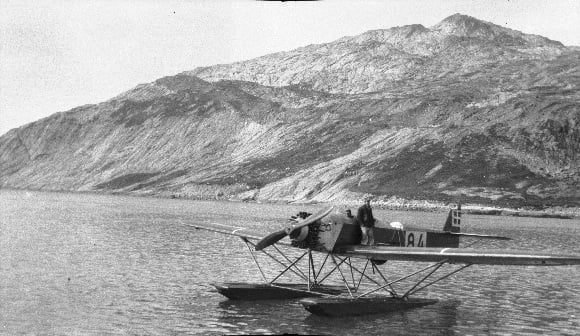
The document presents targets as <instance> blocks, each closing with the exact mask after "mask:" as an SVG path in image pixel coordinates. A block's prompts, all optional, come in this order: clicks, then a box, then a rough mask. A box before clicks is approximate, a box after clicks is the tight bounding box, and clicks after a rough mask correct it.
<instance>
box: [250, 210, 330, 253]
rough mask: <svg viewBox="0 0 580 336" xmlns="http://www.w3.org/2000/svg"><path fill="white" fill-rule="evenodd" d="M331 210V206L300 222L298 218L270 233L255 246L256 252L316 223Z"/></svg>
mask: <svg viewBox="0 0 580 336" xmlns="http://www.w3.org/2000/svg"><path fill="white" fill-rule="evenodd" d="M332 209H334V207H333V206H331V207H329V208H328V209H324V210H321V211H319V212H317V213H315V214H314V215H310V216H308V217H306V218H305V219H303V220H300V219H299V218H296V219H294V220H295V221H296V222H297V223H296V224H294V225H290V226H288V227H286V228H284V229H282V230H278V231H275V232H272V233H270V234H269V235H267V236H266V237H264V238H262V239H261V240H260V241H259V242H258V243H257V244H256V251H260V250H263V249H265V248H266V247H268V246H270V245H273V244H276V243H277V242H278V241H279V240H280V239H282V238H284V237H286V236H288V235H290V234H291V233H292V232H294V231H295V230H300V229H301V228H303V227H305V226H307V225H310V224H312V223H314V222H316V221H317V220H319V219H321V218H323V217H324V216H326V215H328V214H329V213H330V212H331V211H332Z"/></svg>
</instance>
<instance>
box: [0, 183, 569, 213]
mask: <svg viewBox="0 0 580 336" xmlns="http://www.w3.org/2000/svg"><path fill="white" fill-rule="evenodd" d="M1 190H14V191H24V192H26V191H28V192H54V193H72V194H91V195H119V196H129V197H148V198H159V199H179V200H190V201H227V202H240V203H266V204H312V205H314V204H333V205H339V206H348V207H357V206H359V205H360V204H362V201H361V200H360V199H340V200H333V201H317V200H304V201H287V200H249V199H242V198H237V197H222V196H209V195H205V196H201V195H195V196H194V195H189V196H188V195H183V194H181V195H177V194H167V193H164V192H161V193H134V192H125V191H121V192H118V191H113V192H104V191H92V190H91V191H77V190H73V191H71V190H37V189H19V188H0V191H1ZM372 206H373V207H375V208H377V209H381V210H393V211H419V212H445V211H447V210H448V209H450V208H451V207H455V206H456V203H444V202H440V201H429V200H408V199H404V198H399V197H396V196H392V197H390V198H388V199H384V198H380V197H375V198H374V200H373V201H372ZM461 209H462V210H463V212H464V213H465V214H470V215H483V216H509V217H533V218H555V219H580V207H574V208H571V207H566V208H564V207H557V206H555V207H548V208H546V209H542V210H540V209H512V208H504V207H494V206H489V205H482V204H473V203H462V204H461Z"/></svg>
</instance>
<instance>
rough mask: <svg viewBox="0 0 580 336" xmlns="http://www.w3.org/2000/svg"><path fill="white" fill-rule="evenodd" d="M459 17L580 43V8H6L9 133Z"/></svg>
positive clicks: (430, 4)
mask: <svg viewBox="0 0 580 336" xmlns="http://www.w3.org/2000/svg"><path fill="white" fill-rule="evenodd" d="M455 13H462V14H467V15H470V16H474V17H476V18H478V19H482V20H485V21H491V22H493V23H496V24H498V25H502V26H504V27H508V28H512V29H516V30H520V31H523V32H525V33H532V34H538V35H542V36H545V37H548V38H550V39H553V40H557V41H560V42H562V43H564V44H565V45H576V46H580V1H578V0H551V1H546V0H538V1H536V0H525V1H516V0H510V1H508V0H497V1H493V0H492V1H490V0H486V1H469V0H457V1H436V0H432V1H427V0H425V1H411V0H401V1H393V0H390V1H386V0H377V1H356V0H349V1H346V0H325V1H317V2H283V3H282V2H264V1H251V0H231V1H229V0H223V1H219V0H217V1H216V0H205V1H202V0H198V1H194V0H190V1H185V0H184V1H161V0H139V1H138V0H133V1H130V0H125V1H113V0H100V1H71V0H54V1H26V0H18V1H9V0H0V33H1V35H0V135H1V134H4V133H5V132H7V131H8V130H9V129H11V128H15V127H19V126H21V125H24V124H26V123H29V122H32V121H35V120H38V119H40V118H43V117H46V116H48V115H50V114H52V113H55V112H59V111H66V110H69V109H71V108H73V107H76V106H79V105H84V104H92V103H98V102H102V101H104V100H107V99H109V98H112V97H113V96H116V95H117V94H119V93H121V92H123V91H126V90H128V89H131V88H133V87H135V86H136V85H138V84H141V83H147V82H152V81H154V80H156V79H158V78H160V77H163V76H168V75H174V74H176V73H179V72H182V71H186V70H192V69H194V68H196V67H198V66H207V65H213V64H219V63H230V62H234V61H240V60H245V59H250V58H254V57H257V56H261V55H264V54H267V53H272V52H277V51H284V50H291V49H294V48H297V47H300V46H304V45H308V44H313V43H324V42H330V41H333V40H335V39H338V38H340V37H342V36H346V35H350V36H352V35H358V34H360V33H363V32H365V31H367V30H371V29H381V28H390V27H394V26H401V25H407V24H415V23H419V24H422V25H424V26H426V27H429V26H432V25H434V24H436V23H438V22H439V21H441V20H443V19H444V18H446V17H447V16H449V15H452V14H455Z"/></svg>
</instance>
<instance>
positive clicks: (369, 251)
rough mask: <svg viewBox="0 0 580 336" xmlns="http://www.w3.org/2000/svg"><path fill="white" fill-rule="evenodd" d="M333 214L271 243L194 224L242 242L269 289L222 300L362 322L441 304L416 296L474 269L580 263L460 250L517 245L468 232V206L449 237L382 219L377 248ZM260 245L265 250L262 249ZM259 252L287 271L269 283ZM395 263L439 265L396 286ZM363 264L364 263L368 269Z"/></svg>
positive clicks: (293, 226)
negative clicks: (292, 304) (292, 307)
mask: <svg viewBox="0 0 580 336" xmlns="http://www.w3.org/2000/svg"><path fill="white" fill-rule="evenodd" d="M332 210H333V208H332V207H330V208H328V209H326V210H322V211H320V212H318V213H315V214H309V213H304V212H301V213H299V214H298V215H297V216H293V217H292V219H291V221H290V224H289V225H287V226H286V227H285V228H283V229H281V230H278V231H275V232H272V233H270V234H268V235H266V236H263V235H261V234H256V233H252V232H250V231H248V230H246V229H244V228H240V227H228V226H224V225H219V224H213V225H212V224H204V225H201V224H200V225H193V226H194V227H195V228H198V229H204V230H209V231H214V232H219V233H223V234H228V235H233V236H237V237H239V238H241V239H242V240H243V241H244V243H245V244H246V245H247V247H248V250H249V252H250V254H251V256H252V259H253V261H254V262H255V263H256V266H257V269H258V271H259V272H260V274H261V276H262V278H263V280H264V282H263V283H239V282H238V283H222V284H214V286H215V288H216V289H217V290H218V292H219V293H221V294H222V295H224V296H226V297H228V298H229V299H234V300H236V299H237V300H264V299H268V300H272V299H294V298H302V300H301V303H302V305H303V306H304V307H305V308H306V309H307V310H308V311H310V312H311V313H314V314H318V315H329V316H343V315H362V314H371V313H380V312H388V311H393V310H402V309H410V308H416V307H421V306H425V305H428V304H433V303H435V302H437V301H436V300H431V299H424V298H415V297H411V295H414V294H415V293H417V292H419V291H421V290H423V289H425V288H427V287H429V286H431V285H432V284H434V283H437V282H439V281H441V280H443V279H446V278H448V277H449V276H451V275H453V274H455V273H458V272H459V271H461V270H463V269H465V268H467V267H469V266H471V265H473V264H483V265H535V266H558V265H579V264H580V256H578V255H561V254H536V253H533V252H530V251H521V250H495V249H494V250H490V249H484V250H475V249H470V248H459V243H460V238H461V237H472V238H477V239H497V240H509V239H510V238H507V237H501V236H494V235H481V234H471V233H462V232H461V209H460V206H459V207H458V208H457V209H450V210H449V213H448V216H447V220H446V221H445V223H444V225H443V228H442V230H441V231H436V230H423V229H417V228H410V227H408V226H407V227H406V226H404V225H403V224H401V223H399V222H393V223H385V222H382V221H380V220H377V221H376V222H375V226H374V239H375V244H374V245H373V246H367V245H361V237H362V233H361V228H360V225H359V224H358V222H357V221H356V219H355V218H354V217H352V216H348V215H347V213H349V212H345V213H331V212H332ZM285 238H288V239H285ZM256 240H257V243H254V242H253V241H256ZM279 246H287V247H292V248H295V249H296V248H297V249H301V250H303V252H302V254H301V255H300V256H297V257H293V258H291V257H289V256H287V255H286V254H285V253H284V252H283V251H282V250H281V249H280V248H279ZM256 251H261V252H262V253H263V254H264V255H265V256H267V257H268V258H270V259H272V260H274V261H275V262H276V263H277V264H279V265H281V266H282V267H283V270H281V271H280V272H279V273H278V274H277V275H276V276H275V277H273V278H272V279H268V278H267V276H266V274H265V272H264V271H263V269H262V267H261V266H260V263H259V262H258V259H257V258H256V256H255V253H256ZM313 252H315V253H316V254H320V255H322V256H323V257H324V260H323V261H320V260H319V261H318V262H316V261H315V258H314V257H313ZM276 253H277V254H276ZM388 260H405V261H413V262H432V263H433V264H430V265H428V266H426V267H423V268H421V269H419V270H417V271H415V272H412V273H409V274H407V275H405V276H402V277H399V278H397V279H395V280H388V279H387V277H386V276H385V275H384V274H383V272H382V271H381V270H380V269H379V266H380V265H382V264H384V263H385V262H387V261H388ZM355 261H358V262H359V263H360V262H362V263H363V265H360V264H357V263H356V262H355ZM301 264H302V265H301ZM304 264H306V265H304ZM446 264H447V265H452V267H453V269H451V270H446V271H445V272H443V271H442V270H443V269H444V268H443V267H442V266H444V265H446ZM300 266H302V268H301V267H300ZM329 268H330V270H329ZM441 273H443V274H441ZM289 274H291V275H293V276H297V277H298V278H300V279H301V281H300V282H293V283H281V282H279V281H280V278H281V277H282V276H286V275H289ZM435 274H437V275H435ZM331 275H334V276H335V277H336V278H338V279H339V281H342V285H336V284H328V282H329V281H328V280H327V279H329V277H330V276H331ZM433 278H435V279H434V280H433ZM410 280H415V282H414V283H413V284H411V285H408V286H406V287H405V288H403V289H401V288H397V289H396V288H395V287H398V286H400V285H402V284H407V282H408V281H410ZM363 281H364V283H366V284H367V285H371V286H373V288H368V286H361V284H364V283H363ZM378 294H382V295H378ZM385 294H386V295H385Z"/></svg>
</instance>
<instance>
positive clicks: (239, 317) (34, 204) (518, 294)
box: [0, 190, 580, 335]
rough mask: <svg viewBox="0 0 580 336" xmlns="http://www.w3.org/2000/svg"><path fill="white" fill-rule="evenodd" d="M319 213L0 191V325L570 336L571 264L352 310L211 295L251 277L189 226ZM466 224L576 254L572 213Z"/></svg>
mask: <svg viewBox="0 0 580 336" xmlns="http://www.w3.org/2000/svg"><path fill="white" fill-rule="evenodd" d="M318 208H319V207H316V206H300V205H264V204H248V203H227V202H199V201H186V200H170V199H150V198H137V197H124V196H101V195H79V194H64V193H41V192H26V191H7V190H0V333H2V334H9V335H12V334H130V335H131V334H139V335H141V334H157V335H167V334H249V333H252V334H254V333H265V334H271V333H299V334H335V335H357V334H358V335H384V334H404V335H418V334H428V335H432V334H442V335H452V334H459V335H463V334H474V335H477V334H540V335H545V334H558V335H561V334H564V335H565V334H568V335H576V334H579V333H580V285H579V284H578V278H579V277H580V267H572V266H569V267H556V268H550V267H546V268H541V267H538V268H534V267H490V266H472V267H470V268H468V269H467V270H465V271H464V272H462V273H460V274H458V275H456V276H453V277H451V278H450V279H448V280H446V281H444V282H443V283H441V284H437V285H435V286H433V287H432V288H430V289H428V290H426V291H424V292H421V293H419V294H417V295H418V296H424V297H431V298H437V299H439V300H440V301H439V303H438V304H435V305H433V306H428V307H426V308H421V309H417V310H413V311H407V312H401V313H394V314H388V315H374V316H367V317H362V318H360V317H359V318H341V319H330V318H321V317H316V316H311V315H310V314H309V313H308V312H306V311H305V310H304V309H303V308H302V306H301V305H300V304H299V303H297V302H292V301H290V302H279V301H278V302H261V303H256V302H232V301H228V300H226V299H225V298H223V297H222V296H221V295H219V294H218V293H216V292H214V291H213V290H212V287H211V286H210V285H209V283H211V282H225V281H260V279H261V278H260V276H259V273H258V272H257V270H256V268H255V266H254V264H253V262H252V259H251V257H250V255H249V253H248V250H247V248H246V246H245V245H244V244H243V243H242V242H241V241H240V240H239V239H238V238H235V237H226V236H221V235H218V234H214V233H209V232H205V231H199V230H195V229H192V228H191V227H190V226H189V225H188V224H189V223H223V224H229V225H242V226H246V227H252V228H255V229H256V230H261V231H264V232H267V231H268V230H269V229H271V228H274V227H275V228H278V227H279V226H280V225H281V224H283V223H284V221H285V219H286V218H287V217H288V216H290V215H292V214H294V213H295V212H297V211H299V210H308V211H311V212H312V211H316V210H317V209H318ZM375 214H376V215H377V217H379V218H382V219H384V220H387V221H401V222H403V223H415V224H416V225H418V226H422V227H425V228H441V227H442V225H443V221H444V218H445V216H446V214H444V213H433V214H426V213H415V212H387V211H375ZM466 218H468V222H465V223H464V226H463V229H464V231H470V232H478V233H495V234H503V235H508V236H511V237H514V238H516V240H515V241H510V242H488V243H486V245H481V246H489V247H494V246H497V247H502V248H526V249H534V250H538V251H546V250H549V251H561V252H573V253H579V254H580V245H579V241H580V221H577V220H555V219H531V218H506V217H485V216H466ZM418 266H419V265H417V264H412V263H402V262H393V263H392V264H391V266H387V268H385V269H384V270H385V272H386V273H390V274H392V276H397V275H398V274H401V273H400V272H402V271H403V270H405V269H408V270H411V269H413V270H415V269H417V267H418Z"/></svg>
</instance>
